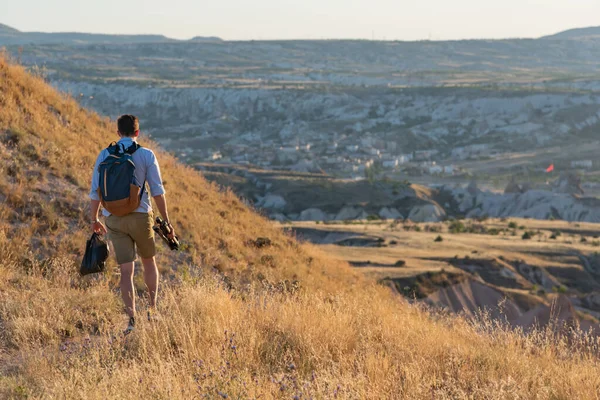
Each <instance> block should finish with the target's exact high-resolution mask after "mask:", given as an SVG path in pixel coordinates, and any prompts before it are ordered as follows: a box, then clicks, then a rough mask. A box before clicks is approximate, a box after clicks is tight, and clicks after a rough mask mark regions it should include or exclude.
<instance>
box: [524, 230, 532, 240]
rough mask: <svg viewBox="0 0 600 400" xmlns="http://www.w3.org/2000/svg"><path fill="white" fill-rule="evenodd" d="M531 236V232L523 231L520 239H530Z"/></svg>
mask: <svg viewBox="0 0 600 400" xmlns="http://www.w3.org/2000/svg"><path fill="white" fill-rule="evenodd" d="M531 236H532V235H531V233H529V232H525V233H524V234H523V236H521V239H523V240H530V239H531Z"/></svg>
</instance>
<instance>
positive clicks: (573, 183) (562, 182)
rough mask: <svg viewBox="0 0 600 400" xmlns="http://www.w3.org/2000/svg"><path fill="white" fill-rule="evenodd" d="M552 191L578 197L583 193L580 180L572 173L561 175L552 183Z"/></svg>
mask: <svg viewBox="0 0 600 400" xmlns="http://www.w3.org/2000/svg"><path fill="white" fill-rule="evenodd" d="M552 191H553V192H555V193H565V194H579V195H582V194H583V193H584V191H583V189H582V188H581V178H580V177H578V176H577V175H575V174H572V173H564V174H561V176H560V178H558V180H557V181H556V182H554V184H553V188H552Z"/></svg>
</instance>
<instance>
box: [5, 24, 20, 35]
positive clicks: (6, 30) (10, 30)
mask: <svg viewBox="0 0 600 400" xmlns="http://www.w3.org/2000/svg"><path fill="white" fill-rule="evenodd" d="M2 33H21V32H20V31H18V30H16V29H15V28H11V27H10V26H8V25H4V24H0V34H2Z"/></svg>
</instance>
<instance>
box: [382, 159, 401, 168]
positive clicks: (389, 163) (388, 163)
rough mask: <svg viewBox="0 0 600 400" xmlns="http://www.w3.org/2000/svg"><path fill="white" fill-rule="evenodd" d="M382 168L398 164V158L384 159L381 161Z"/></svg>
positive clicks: (394, 166) (393, 166)
mask: <svg viewBox="0 0 600 400" xmlns="http://www.w3.org/2000/svg"><path fill="white" fill-rule="evenodd" d="M382 165H383V168H396V167H397V166H398V159H395V160H385V161H383V163H382Z"/></svg>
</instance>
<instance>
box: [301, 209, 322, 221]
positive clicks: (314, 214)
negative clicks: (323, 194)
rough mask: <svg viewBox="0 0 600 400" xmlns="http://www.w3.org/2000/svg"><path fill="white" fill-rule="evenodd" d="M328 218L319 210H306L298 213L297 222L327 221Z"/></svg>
mask: <svg viewBox="0 0 600 400" xmlns="http://www.w3.org/2000/svg"><path fill="white" fill-rule="evenodd" d="M327 220H328V217H327V214H325V213H324V212H323V211H322V210H321V209H320V208H307V209H306V210H304V211H302V212H301V213H300V216H299V217H298V221H327Z"/></svg>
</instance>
